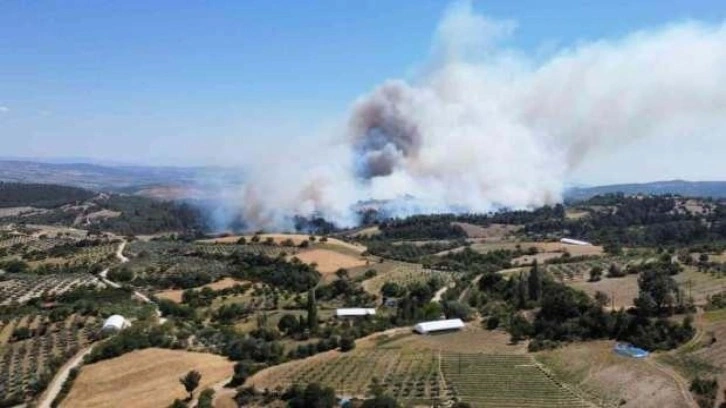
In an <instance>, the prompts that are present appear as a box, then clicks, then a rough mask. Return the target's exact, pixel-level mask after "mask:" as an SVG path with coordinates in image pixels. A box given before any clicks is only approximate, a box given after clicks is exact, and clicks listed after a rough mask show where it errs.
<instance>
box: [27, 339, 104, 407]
mask: <svg viewBox="0 0 726 408" xmlns="http://www.w3.org/2000/svg"><path fill="white" fill-rule="evenodd" d="M91 351H93V346H90V347H87V348H85V349H83V350H81V351H79V352H78V354H76V355H75V356H74V357H73V358H72V359H71V360H70V361H69V362H67V363H66V364H65V365H64V366H63V367H61V369H60V371H58V374H56V375H55V377H54V378H53V381H51V382H50V384H49V385H48V388H47V389H46V390H45V392H44V393H43V395H42V396H41V399H40V401H39V402H38V408H50V403H51V402H53V400H54V399H55V397H56V396H57V395H58V394H59V393H60V391H61V388H62V387H63V383H65V382H66V379H67V378H68V375H70V373H71V370H72V369H74V368H76V367H78V366H79V365H80V364H81V363H82V362H83V357H85V356H87V355H89V354H90V353H91Z"/></svg>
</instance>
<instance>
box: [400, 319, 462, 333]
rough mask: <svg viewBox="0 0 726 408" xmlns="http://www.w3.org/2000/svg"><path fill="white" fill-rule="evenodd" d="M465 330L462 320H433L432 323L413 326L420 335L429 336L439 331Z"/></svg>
mask: <svg viewBox="0 0 726 408" xmlns="http://www.w3.org/2000/svg"><path fill="white" fill-rule="evenodd" d="M463 328H464V322H463V321H461V319H448V320H433V321H430V322H421V323H418V324H416V325H415V326H413V330H415V331H416V332H417V333H419V334H428V333H432V332H437V331H447V330H460V329H463Z"/></svg>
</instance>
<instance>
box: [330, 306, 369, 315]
mask: <svg viewBox="0 0 726 408" xmlns="http://www.w3.org/2000/svg"><path fill="white" fill-rule="evenodd" d="M375 314H376V309H373V308H364V307H345V308H341V309H335V317H358V316H373V315H375Z"/></svg>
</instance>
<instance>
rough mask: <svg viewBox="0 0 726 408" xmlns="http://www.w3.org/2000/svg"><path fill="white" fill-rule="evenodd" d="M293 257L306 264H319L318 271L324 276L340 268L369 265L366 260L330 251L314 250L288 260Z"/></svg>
mask: <svg viewBox="0 0 726 408" xmlns="http://www.w3.org/2000/svg"><path fill="white" fill-rule="evenodd" d="M293 257H295V258H297V259H299V260H301V261H302V262H304V263H306V264H312V263H315V264H317V267H316V269H317V270H318V272H320V273H321V274H323V276H326V275H330V274H333V273H335V271H337V270H338V269H340V268H343V269H350V268H355V267H359V266H364V265H366V264H367V263H368V261H367V260H366V259H365V258H361V257H355V256H351V255H346V254H342V253H340V252H336V251H331V250H329V249H312V250H310V251H305V252H301V253H299V254H297V255H294V256H290V257H288V259H291V258H293Z"/></svg>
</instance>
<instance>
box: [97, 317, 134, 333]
mask: <svg viewBox="0 0 726 408" xmlns="http://www.w3.org/2000/svg"><path fill="white" fill-rule="evenodd" d="M129 326H131V324H130V323H129V322H128V320H126V319H124V317H123V316H121V315H113V316H110V317H109V318H108V319H106V321H104V322H103V326H102V327H101V331H104V332H117V331H121V330H123V329H125V328H127V327H129Z"/></svg>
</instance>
